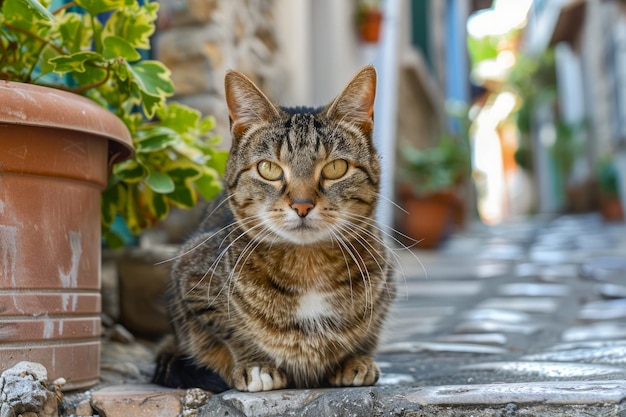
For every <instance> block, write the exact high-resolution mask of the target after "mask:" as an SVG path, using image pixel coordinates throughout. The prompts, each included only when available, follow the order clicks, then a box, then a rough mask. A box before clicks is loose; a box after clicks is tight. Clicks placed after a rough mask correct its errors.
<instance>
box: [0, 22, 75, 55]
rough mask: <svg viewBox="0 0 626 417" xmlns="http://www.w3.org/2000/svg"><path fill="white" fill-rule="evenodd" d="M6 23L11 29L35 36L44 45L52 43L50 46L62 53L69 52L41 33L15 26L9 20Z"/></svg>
mask: <svg viewBox="0 0 626 417" xmlns="http://www.w3.org/2000/svg"><path fill="white" fill-rule="evenodd" d="M4 25H5V26H6V27H8V28H9V29H11V30H14V31H16V32H21V33H23V34H25V35H27V36H30V37H31V38H34V39H36V40H38V41H39V42H41V43H43V44H44V45H50V47H52V48H53V49H54V50H55V51H57V52H58V53H59V54H61V55H67V53H66V52H65V51H64V50H63V49H62V48H60V47H58V46H57V45H55V44H53V43H52V42H49V41H48V40H46V39H44V38H42V37H41V36H39V35H36V34H34V33H32V32H30V31H28V30H26V29H23V28H21V27H19V26H15V25H13V24H11V23H8V22H4Z"/></svg>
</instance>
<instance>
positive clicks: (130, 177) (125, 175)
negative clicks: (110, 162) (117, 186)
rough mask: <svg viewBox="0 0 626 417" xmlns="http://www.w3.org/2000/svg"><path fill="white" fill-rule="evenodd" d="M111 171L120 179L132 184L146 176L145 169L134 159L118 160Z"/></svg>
mask: <svg viewBox="0 0 626 417" xmlns="http://www.w3.org/2000/svg"><path fill="white" fill-rule="evenodd" d="M113 173H114V174H115V175H117V176H118V177H119V178H120V179H121V180H123V181H125V182H127V183H130V184H133V183H137V182H139V181H141V180H142V179H143V178H144V177H145V176H146V169H145V168H144V167H143V166H142V165H141V164H140V163H139V162H137V160H135V159H129V160H127V161H123V162H120V163H119V164H116V165H115V166H114V167H113Z"/></svg>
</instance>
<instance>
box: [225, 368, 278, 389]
mask: <svg viewBox="0 0 626 417" xmlns="http://www.w3.org/2000/svg"><path fill="white" fill-rule="evenodd" d="M233 382H234V386H235V388H236V389H238V390H239V391H248V392H259V391H271V390H275V389H281V388H285V387H286V386H287V378H286V377H285V375H284V374H283V373H282V372H281V371H279V370H278V369H276V368H274V367H271V366H249V367H245V366H241V367H236V368H235V370H234V371H233Z"/></svg>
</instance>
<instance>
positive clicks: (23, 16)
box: [2, 0, 54, 29]
mask: <svg viewBox="0 0 626 417" xmlns="http://www.w3.org/2000/svg"><path fill="white" fill-rule="evenodd" d="M2 13H4V15H5V18H6V21H7V22H10V23H13V24H15V25H18V26H20V27H22V28H24V29H29V26H30V27H34V26H32V25H34V24H36V23H43V22H46V21H48V22H51V21H54V15H53V14H52V13H50V11H49V10H48V9H46V8H45V7H44V6H42V4H41V3H40V2H39V1H37V0H4V3H2Z"/></svg>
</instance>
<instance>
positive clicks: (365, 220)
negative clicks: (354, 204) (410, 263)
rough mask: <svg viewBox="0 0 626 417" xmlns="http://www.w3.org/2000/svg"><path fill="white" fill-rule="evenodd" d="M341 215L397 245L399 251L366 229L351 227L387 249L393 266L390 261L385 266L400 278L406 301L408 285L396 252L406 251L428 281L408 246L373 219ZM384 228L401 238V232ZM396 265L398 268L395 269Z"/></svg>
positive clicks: (354, 225) (424, 269) (417, 259)
mask: <svg viewBox="0 0 626 417" xmlns="http://www.w3.org/2000/svg"><path fill="white" fill-rule="evenodd" d="M343 215H344V216H345V217H346V218H348V219H349V218H352V219H354V220H357V221H359V222H362V223H365V224H367V225H369V226H370V227H372V228H374V229H376V230H378V231H380V232H381V233H382V234H383V235H384V236H387V237H388V238H389V239H390V240H392V241H394V242H396V244H398V245H399V246H400V247H401V248H400V249H396V248H393V247H391V246H390V245H389V244H388V243H387V241H386V240H385V239H381V238H380V237H378V236H377V235H375V234H372V233H371V232H369V231H368V230H367V228H364V227H362V226H359V225H357V224H354V223H353V224H352V226H353V227H357V228H359V227H360V228H361V229H362V230H363V231H364V232H367V233H368V234H369V236H370V237H371V238H373V239H375V240H377V241H378V242H379V243H380V244H382V245H384V246H385V247H386V248H387V251H388V253H389V254H390V255H391V256H392V257H393V259H394V261H395V262H394V264H395V265H393V264H392V263H391V261H390V260H388V261H387V264H388V266H389V267H390V268H391V270H392V271H394V272H396V273H397V274H398V275H399V276H400V277H401V278H402V281H403V283H404V287H405V291H404V295H405V297H406V298H407V299H408V284H407V280H406V272H405V270H404V267H403V266H402V264H403V262H402V261H401V259H400V256H399V255H398V254H397V253H396V252H398V251H400V250H402V251H407V252H408V253H410V254H411V256H412V257H413V258H414V259H415V260H416V261H417V262H418V263H419V265H420V266H421V267H422V271H424V275H425V276H426V279H428V272H427V271H426V267H425V266H424V264H423V262H422V261H421V260H420V259H419V258H418V256H417V255H416V254H415V253H414V252H413V251H412V250H411V247H410V246H406V245H405V244H404V243H402V241H400V240H399V239H398V238H396V237H395V236H393V234H392V233H389V232H387V231H385V230H384V229H383V228H382V227H381V226H379V224H380V223H379V222H378V221H376V220H375V219H372V218H370V217H366V216H360V215H357V214H349V213H343ZM348 221H349V220H348ZM384 227H386V228H388V229H391V231H392V232H393V233H396V234H399V235H401V236H404V235H403V234H402V233H401V232H399V231H397V230H396V229H394V228H392V227H390V226H387V225H385V226H384ZM407 238H408V237H407ZM409 239H410V238H409ZM396 265H397V266H398V267H396Z"/></svg>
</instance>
